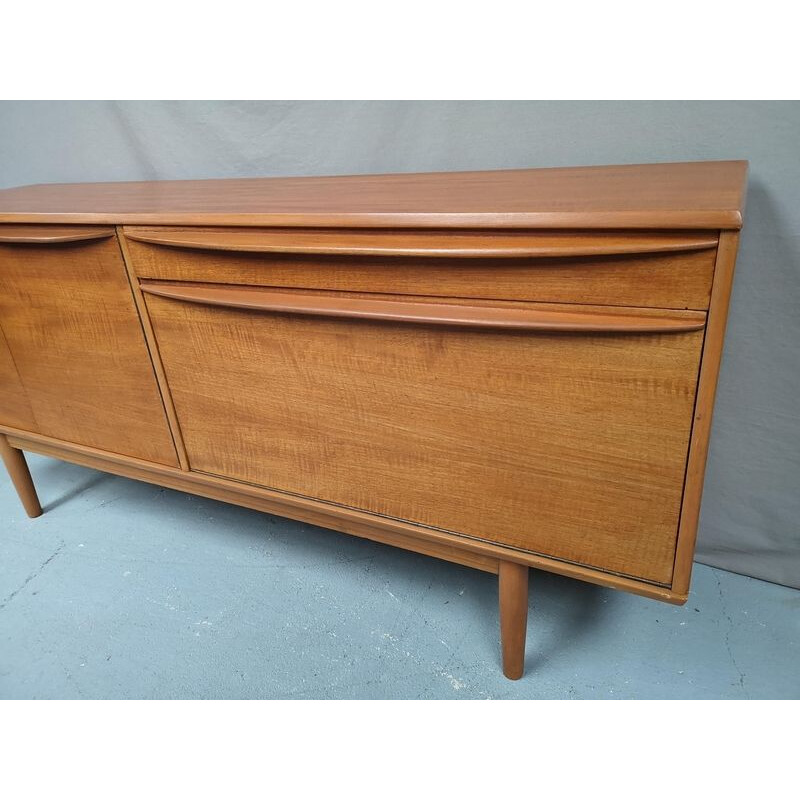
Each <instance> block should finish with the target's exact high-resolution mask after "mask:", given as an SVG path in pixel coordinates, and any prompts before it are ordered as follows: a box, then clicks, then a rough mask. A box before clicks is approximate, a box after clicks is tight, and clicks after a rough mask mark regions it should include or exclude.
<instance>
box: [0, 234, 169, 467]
mask: <svg viewBox="0 0 800 800" xmlns="http://www.w3.org/2000/svg"><path fill="white" fill-rule="evenodd" d="M0 231H2V226H0ZM0 324H2V329H3V332H4V334H5V338H6V341H7V343H8V347H9V349H10V352H11V355H12V357H13V361H14V364H15V365H16V369H17V372H18V375H19V377H20V379H21V382H22V385H23V387H24V390H25V394H26V395H27V398H28V400H29V402H30V407H31V409H32V412H33V418H34V419H35V420H36V423H37V430H38V431H39V432H41V433H43V434H46V435H48V436H52V437H54V438H56V439H62V440H64V441H67V442H75V443H78V444H85V445H89V446H91V447H97V448H100V449H103V450H110V451H111V452H114V453H121V454H123V455H129V456H134V457H136V458H142V459H147V460H150V461H155V462H157V463H159V464H176V463H177V460H176V456H175V448H174V446H173V444H172V439H171V437H170V434H169V429H168V427H167V421H166V417H165V415H164V407H163V403H162V401H161V398H160V396H159V393H158V388H157V386H156V381H155V379H154V376H153V369H152V364H151V362H150V357H149V355H148V352H147V347H146V345H145V343H144V340H143V338H142V326H141V323H140V321H139V318H138V315H137V313H136V309H135V307H134V304H133V296H132V294H131V289H130V285H129V283H128V279H127V277H126V275H125V267H124V265H123V262H122V256H121V254H120V250H119V246H118V244H117V242H116V240H115V239H113V238H100V239H92V240H88V241H78V242H70V243H55V244H54V243H48V244H38V243H37V244H19V243H17V244H6V243H0ZM2 416H3V415H2V414H0V417H2Z"/></svg>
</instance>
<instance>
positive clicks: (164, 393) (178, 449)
mask: <svg viewBox="0 0 800 800" xmlns="http://www.w3.org/2000/svg"><path fill="white" fill-rule="evenodd" d="M117 238H118V241H119V246H120V250H121V251H122V258H123V261H124V263H125V270H126V272H127V275H128V282H129V284H130V287H131V291H132V293H133V301H134V303H135V304H136V310H137V312H138V314H139V319H140V320H141V323H142V332H143V333H144V338H145V341H146V342H147V349H148V350H149V351H150V359H151V361H152V363H153V371H154V372H155V376H156V381H157V382H158V388H159V391H160V393H161V399H162V401H163V404H164V411H165V413H166V415H167V422H168V423H169V430H170V433H171V435H172V443H173V445H174V446H175V453H176V455H177V456H178V463H179V464H180V467H181V469H182V470H184V471H185V470H188V469H189V459H188V458H187V456H186V447H185V446H184V444H183V436H182V434H181V426H180V424H179V423H178V417H177V415H176V414H175V406H174V404H173V402H172V394H171V392H170V390H169V386H168V385H167V378H166V375H165V374H164V365H163V364H162V363H161V354H160V353H159V352H158V344H157V343H156V337H155V334H154V333H153V326H152V324H151V322H150V317H149V316H148V315H147V307H146V306H145V302H144V297H143V296H142V290H141V288H140V287H139V281H138V280H137V279H136V276H135V275H134V274H133V270H132V268H131V259H130V255H129V253H128V251H127V243H126V240H125V237H124V236H122V234H121V233H120V232H118V233H117Z"/></svg>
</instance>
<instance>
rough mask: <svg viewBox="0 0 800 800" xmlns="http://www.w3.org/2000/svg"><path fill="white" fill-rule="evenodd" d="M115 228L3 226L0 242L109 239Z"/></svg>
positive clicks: (25, 242) (21, 242)
mask: <svg viewBox="0 0 800 800" xmlns="http://www.w3.org/2000/svg"><path fill="white" fill-rule="evenodd" d="M113 235H114V229H113V228H96V227H86V226H83V227H82V226H79V225H74V226H71V227H66V226H63V225H2V226H0V242H7V243H14V244H64V243H65V242H82V241H86V240H89V239H108V238H109V237H111V236H113Z"/></svg>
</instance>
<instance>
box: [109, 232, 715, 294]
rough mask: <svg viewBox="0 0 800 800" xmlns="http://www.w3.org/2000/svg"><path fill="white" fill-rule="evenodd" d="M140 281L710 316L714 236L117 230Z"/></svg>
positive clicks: (616, 233)
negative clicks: (695, 311) (673, 311)
mask: <svg viewBox="0 0 800 800" xmlns="http://www.w3.org/2000/svg"><path fill="white" fill-rule="evenodd" d="M124 232H125V236H126V238H127V240H128V249H129V252H130V256H131V261H132V264H133V268H134V270H135V271H136V273H137V275H138V276H139V277H142V278H155V279H164V280H182V281H202V282H214V283H234V284H236V283H238V284H247V285H253V286H279V287H291V288H301V289H331V290H340V291H355V292H381V293H390V294H411V295H425V296H429V297H430V296H439V297H465V298H484V299H495V300H539V301H545V302H562V303H592V304H595V305H629V306H639V307H648V306H649V307H656V308H691V309H706V308H708V302H709V296H710V291H711V281H712V278H713V272H714V259H715V255H716V247H717V234H716V232H711V233H709V232H699V233H698V232H601V233H597V232H566V233H565V232H488V233H487V232H486V231H483V232H480V233H478V232H469V231H466V232H443V231H405V232H402V231H382V230H371V231H363V230H362V231H343V230H335V231H334V230H311V229H277V228H272V229H264V228H245V229H242V228H172V227H169V228H168V227H159V228H148V227H130V226H126V227H125V228H124Z"/></svg>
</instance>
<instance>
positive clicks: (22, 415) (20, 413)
mask: <svg viewBox="0 0 800 800" xmlns="http://www.w3.org/2000/svg"><path fill="white" fill-rule="evenodd" d="M0 423H3V424H5V425H11V426H12V427H14V428H21V429H22V430H26V431H34V432H37V431H38V430H39V428H38V426H37V425H36V420H35V419H34V418H33V411H32V410H31V404H30V403H29V402H28V395H27V394H25V388H24V387H23V385H22V381H21V380H20V379H19V373H18V372H17V365H16V364H15V363H14V358H13V356H12V355H11V350H9V348H8V343H7V342H6V337H5V334H4V333H3V329H2V327H0Z"/></svg>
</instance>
